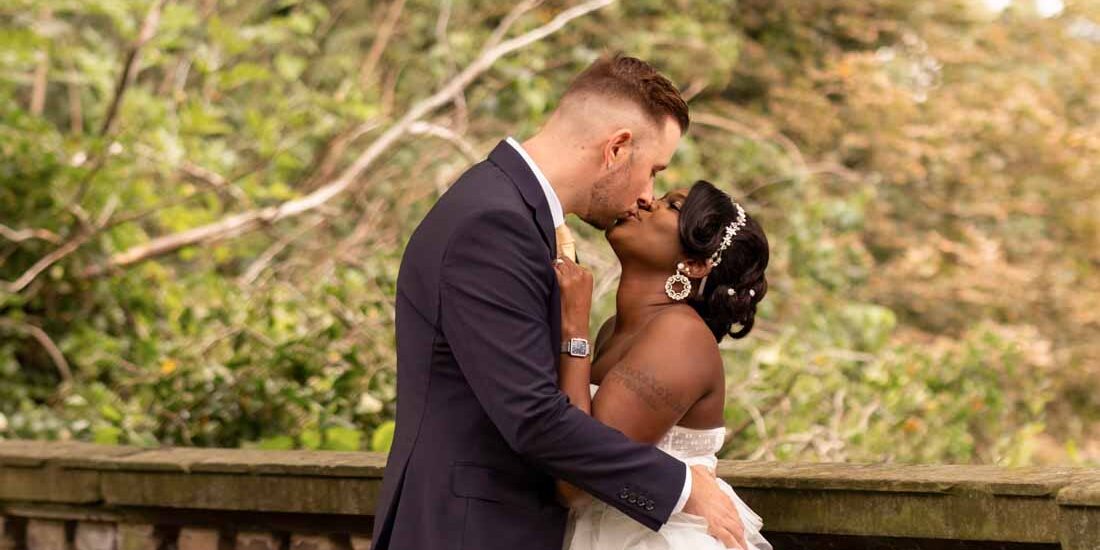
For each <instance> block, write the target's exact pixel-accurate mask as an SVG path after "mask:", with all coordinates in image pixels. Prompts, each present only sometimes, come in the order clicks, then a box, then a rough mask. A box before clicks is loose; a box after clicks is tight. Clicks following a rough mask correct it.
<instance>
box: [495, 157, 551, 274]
mask: <svg viewBox="0 0 1100 550" xmlns="http://www.w3.org/2000/svg"><path fill="white" fill-rule="evenodd" d="M489 160H490V161H491V162H492V163H493V164H496V165H497V166H498V167H500V169H501V170H503V171H504V173H505V174H506V175H507V176H508V179H510V180H512V184H513V185H515V186H516V188H517V189H519V193H520V195H522V196H523V201H524V202H525V203H527V206H528V207H529V208H531V209H532V210H533V211H534V213H535V222H536V225H538V227H539V233H540V234H541V235H542V240H543V241H545V242H546V246H548V247H550V254H551V256H556V255H557V249H558V243H557V237H556V236H555V234H554V219H553V216H551V215H550V204H549V203H547V202H546V194H545V193H543V191H542V186H541V185H539V180H538V178H536V177H535V174H534V172H532V171H531V167H529V166H527V162H526V161H524V160H523V157H521V156H520V154H519V152H518V151H516V149H515V148H514V147H512V146H511V145H509V144H508V142H507V141H501V142H500V143H499V144H497V146H496V148H495V149H493V152H491V153H489Z"/></svg>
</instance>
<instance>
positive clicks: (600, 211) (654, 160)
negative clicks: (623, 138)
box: [584, 117, 680, 230]
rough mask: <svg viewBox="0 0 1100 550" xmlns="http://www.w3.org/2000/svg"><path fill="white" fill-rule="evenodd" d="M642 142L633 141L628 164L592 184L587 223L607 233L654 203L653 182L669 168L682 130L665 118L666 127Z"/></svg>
mask: <svg viewBox="0 0 1100 550" xmlns="http://www.w3.org/2000/svg"><path fill="white" fill-rule="evenodd" d="M647 130H648V131H646V132H645V135H644V137H642V139H641V140H640V146H639V140H638V139H633V140H632V141H631V142H630V143H629V145H628V146H627V150H626V151H625V153H624V154H625V155H626V158H625V160H623V161H621V162H619V163H617V165H616V166H615V167H613V168H612V169H611V170H610V171H608V170H607V168H606V166H605V167H604V171H605V173H604V174H603V175H602V176H601V177H600V178H599V180H597V181H596V182H595V184H593V186H592V195H591V200H590V201H589V208H588V214H587V215H586V216H585V217H584V221H585V222H587V223H588V224H589V225H591V226H593V227H596V228H597V229H601V230H606V229H607V228H609V227H611V226H612V225H614V224H615V222H616V221H619V220H621V219H623V218H626V217H629V216H636V215H637V212H638V205H639V204H649V203H650V202H652V201H653V180H654V179H655V178H656V176H657V173H658V172H660V171H662V170H664V169H665V168H667V167H668V163H669V162H670V161H671V160H672V155H673V153H675V152H676V147H677V146H678V145H679V144H680V126H679V125H678V124H677V123H676V122H675V121H674V120H673V119H672V118H671V117H669V118H666V119H665V121H664V124H663V127H661V128H657V127H656V125H653V127H651V128H649V129H647Z"/></svg>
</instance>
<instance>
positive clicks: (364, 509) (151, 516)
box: [0, 441, 1100, 550]
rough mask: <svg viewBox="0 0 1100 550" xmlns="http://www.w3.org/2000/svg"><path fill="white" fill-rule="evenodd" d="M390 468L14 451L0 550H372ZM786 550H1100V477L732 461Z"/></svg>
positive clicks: (3, 455)
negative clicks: (374, 519) (377, 513)
mask: <svg viewBox="0 0 1100 550" xmlns="http://www.w3.org/2000/svg"><path fill="white" fill-rule="evenodd" d="M384 466H385V457H384V456H381V455H377V454H372V453H339V452H309V451H285V452H284V451H252V450H230V449H190V448H169V449H138V448H131V447H110V446H99V445H92V444H85V443H46V442H27V441H0V550H24V549H26V550H234V549H236V550H368V549H369V547H370V532H371V524H372V518H371V514H372V513H373V511H374V503H375V500H376V498H377V494H378V490H379V488H380V485H381V477H382V471H383V468H384ZM719 475H720V476H721V477H722V478H724V479H726V480H727V481H728V482H729V483H730V484H731V485H733V486H734V488H736V489H737V491H738V493H739V494H740V495H741V496H742V498H744V500H745V501H746V502H748V504H749V505H750V506H751V507H753V508H754V509H755V510H756V511H757V512H759V513H760V515H761V516H763V518H764V521H765V526H766V528H767V536H768V537H769V539H770V540H772V542H773V543H774V544H775V546H776V550H784V549H787V548H792V549H793V548H799V549H801V548H807V549H808V548H813V549H841V548H843V549H856V548H875V549H884V550H885V549H895V548H896V549H902V548H904V549H914V550H915V549H934V548H935V549H939V548H952V549H972V548H974V549H976V548H981V549H990V550H991V549H1002V550H1004V549H1018V550H1023V549H1038V548H1052V549H1053V548H1059V547H1061V548H1064V549H1066V550H1086V549H1087V550H1100V471H1097V470H1090V469H1081V468H1024V469H1007V468H998V467H992V466H922V465H868V464H800V463H768V462H742V461H723V462H722V463H721V465H720V466H719Z"/></svg>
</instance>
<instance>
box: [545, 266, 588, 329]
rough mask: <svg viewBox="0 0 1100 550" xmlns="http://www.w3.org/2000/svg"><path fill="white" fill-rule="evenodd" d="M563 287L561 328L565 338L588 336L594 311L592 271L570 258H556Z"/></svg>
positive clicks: (560, 284) (558, 274)
mask: <svg viewBox="0 0 1100 550" xmlns="http://www.w3.org/2000/svg"><path fill="white" fill-rule="evenodd" d="M554 272H555V273H556V274H557V276H558V285H559V286H560V287H561V328H562V336H563V337H564V338H588V317H589V315H590V313H591V312H592V273H591V272H589V271H588V270H587V269H585V268H583V267H581V266H579V265H577V264H576V263H575V262H573V260H570V259H569V258H558V259H556V260H554Z"/></svg>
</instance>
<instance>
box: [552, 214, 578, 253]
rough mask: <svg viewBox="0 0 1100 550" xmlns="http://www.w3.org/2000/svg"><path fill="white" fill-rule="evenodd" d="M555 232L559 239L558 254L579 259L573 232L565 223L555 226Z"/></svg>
mask: <svg viewBox="0 0 1100 550" xmlns="http://www.w3.org/2000/svg"><path fill="white" fill-rule="evenodd" d="M554 234H555V235H556V236H557V241H558V256H562V257H565V258H569V259H570V260H573V261H574V262H575V261H577V245H576V242H575V241H574V240H573V232H572V231H570V230H569V226H567V225H565V224H564V223H563V224H561V225H559V226H557V227H555V228H554Z"/></svg>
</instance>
